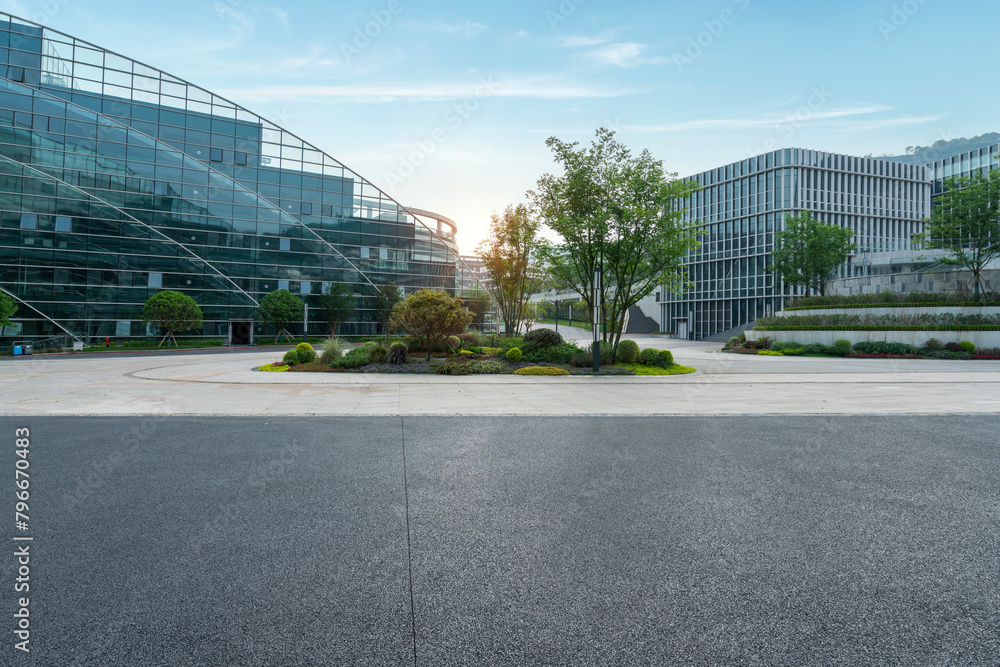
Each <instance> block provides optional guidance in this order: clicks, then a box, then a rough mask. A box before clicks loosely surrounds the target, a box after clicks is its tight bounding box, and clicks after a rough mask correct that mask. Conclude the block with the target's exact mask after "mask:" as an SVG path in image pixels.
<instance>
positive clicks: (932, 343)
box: [921, 338, 943, 352]
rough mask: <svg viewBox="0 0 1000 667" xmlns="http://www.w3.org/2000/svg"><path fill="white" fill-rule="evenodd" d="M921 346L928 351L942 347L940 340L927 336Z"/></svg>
mask: <svg viewBox="0 0 1000 667" xmlns="http://www.w3.org/2000/svg"><path fill="white" fill-rule="evenodd" d="M921 347H922V348H924V349H925V350H927V351H928V352H934V351H936V350H940V349H942V348H943V346H942V345H941V341H939V340H938V339H937V338H928V339H927V340H925V341H924V344H923V345H921Z"/></svg>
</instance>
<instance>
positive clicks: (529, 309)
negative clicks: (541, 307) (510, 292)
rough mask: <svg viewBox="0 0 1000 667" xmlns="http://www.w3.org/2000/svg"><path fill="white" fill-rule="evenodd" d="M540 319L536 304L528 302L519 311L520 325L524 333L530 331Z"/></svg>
mask: <svg viewBox="0 0 1000 667" xmlns="http://www.w3.org/2000/svg"><path fill="white" fill-rule="evenodd" d="M540 319H541V318H540V317H539V315H538V303H536V302H534V301H529V302H527V303H526V304H524V308H523V309H522V310H521V323H522V324H523V325H524V330H525V331H526V332H527V331H531V327H532V326H534V324H535V322H537V321H538V320H540Z"/></svg>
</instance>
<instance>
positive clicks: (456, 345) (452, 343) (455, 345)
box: [444, 336, 462, 354]
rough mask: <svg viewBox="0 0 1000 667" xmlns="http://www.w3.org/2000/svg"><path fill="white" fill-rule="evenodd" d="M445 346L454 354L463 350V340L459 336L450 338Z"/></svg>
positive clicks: (445, 342) (446, 340)
mask: <svg viewBox="0 0 1000 667" xmlns="http://www.w3.org/2000/svg"><path fill="white" fill-rule="evenodd" d="M444 344H445V346H447V348H448V351H449V352H451V353H452V354H454V353H455V352H458V351H459V350H461V349H462V339H461V338H459V337H458V336H448V338H446V339H445V341H444Z"/></svg>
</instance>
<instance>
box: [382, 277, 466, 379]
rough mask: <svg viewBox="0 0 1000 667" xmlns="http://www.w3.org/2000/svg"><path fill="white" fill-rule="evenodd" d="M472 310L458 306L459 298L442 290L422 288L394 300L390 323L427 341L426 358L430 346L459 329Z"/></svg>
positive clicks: (438, 344) (440, 342)
mask: <svg viewBox="0 0 1000 667" xmlns="http://www.w3.org/2000/svg"><path fill="white" fill-rule="evenodd" d="M471 321H472V314H471V313H469V311H467V310H466V309H465V308H463V307H462V301H461V299H458V298H457V297H452V296H449V295H448V294H447V293H445V292H439V291H436V290H431V289H422V290H418V291H416V292H413V293H412V294H410V295H409V296H407V297H406V298H405V299H403V300H402V301H400V302H399V303H397V304H396V307H395V308H393V311H392V326H393V327H394V328H397V329H402V330H403V331H404V332H406V333H407V334H409V335H411V336H417V337H419V338H423V339H424V340H425V341H426V342H427V360H428V361H430V358H431V350H433V349H435V348H437V347H439V346H441V345H442V344H443V343H444V341H445V339H446V338H448V336H454V335H457V334H460V333H463V332H464V331H465V329H466V327H468V326H469V322H471Z"/></svg>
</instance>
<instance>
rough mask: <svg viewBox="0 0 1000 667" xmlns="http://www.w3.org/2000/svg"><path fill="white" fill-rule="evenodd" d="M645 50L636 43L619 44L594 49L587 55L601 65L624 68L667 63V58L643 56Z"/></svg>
mask: <svg viewBox="0 0 1000 667" xmlns="http://www.w3.org/2000/svg"><path fill="white" fill-rule="evenodd" d="M647 48H648V47H647V46H646V45H645V44H639V43H638V42H620V43H616V44H608V45H607V46H604V47H602V48H600V49H595V50H593V51H591V52H590V53H589V55H590V56H591V57H592V58H595V59H596V60H597V61H598V62H600V63H601V64H603V65H613V66H615V67H624V68H632V67H638V66H639V65H660V64H662V63H665V62H668V59H667V58H660V57H652V58H648V57H646V56H644V55H643V53H645V52H646V50H647Z"/></svg>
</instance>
